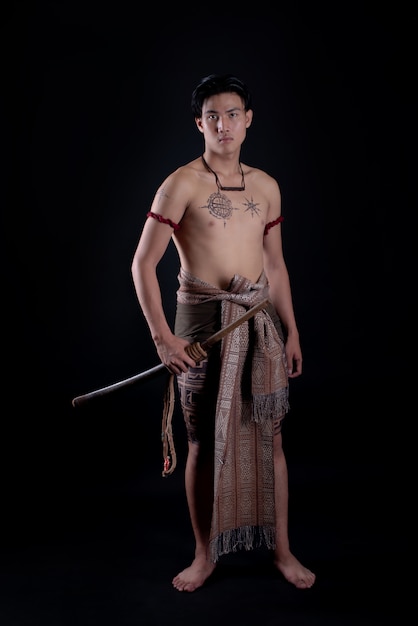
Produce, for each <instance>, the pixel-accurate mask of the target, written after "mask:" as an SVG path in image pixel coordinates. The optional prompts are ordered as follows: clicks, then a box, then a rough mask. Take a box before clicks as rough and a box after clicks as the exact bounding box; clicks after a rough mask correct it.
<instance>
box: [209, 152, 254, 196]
mask: <svg viewBox="0 0 418 626" xmlns="http://www.w3.org/2000/svg"><path fill="white" fill-rule="evenodd" d="M202 161H203V165H204V166H205V167H206V169H207V170H208V172H212V174H213V175H214V176H215V180H216V184H217V186H218V189H219V191H245V178H244V172H243V169H242V165H241V163H238V165H239V169H240V172H241V176H242V179H241V187H222V185H221V183H220V180H219V178H218V175H217V173H216V172H214V171H213V169H212V168H211V167H209V165H208V164H207V163H206V161H205V159H204V157H203V154H202Z"/></svg>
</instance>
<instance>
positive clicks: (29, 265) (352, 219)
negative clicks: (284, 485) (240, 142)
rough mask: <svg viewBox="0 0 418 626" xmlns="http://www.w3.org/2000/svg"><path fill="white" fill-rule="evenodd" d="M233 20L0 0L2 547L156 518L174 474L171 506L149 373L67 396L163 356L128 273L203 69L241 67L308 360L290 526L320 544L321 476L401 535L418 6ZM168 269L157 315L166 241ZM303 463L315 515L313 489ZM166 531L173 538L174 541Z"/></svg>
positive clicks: (374, 521)
mask: <svg viewBox="0 0 418 626" xmlns="http://www.w3.org/2000/svg"><path fill="white" fill-rule="evenodd" d="M377 7H378V8H377ZM230 9H231V8H230V7H228V8H225V7H224V6H223V5H222V6H221V5H209V6H208V5H198V6H195V7H194V8H193V7H192V8H189V7H183V6H182V5H180V6H179V7H176V8H175V9H174V8H173V7H172V8H171V9H162V8H161V11H159V9H158V8H157V7H149V9H148V10H149V11H151V13H147V11H145V9H141V8H140V5H139V4H138V3H113V4H112V3H107V4H103V5H102V4H99V3H89V2H87V3H80V4H78V3H70V2H34V3H29V2H28V3H26V2H14V3H7V6H6V7H5V8H4V9H3V16H2V29H1V48H2V50H1V52H2V79H1V82H2V90H1V91H2V98H1V103H2V104H1V106H2V109H1V110H2V122H3V123H2V127H3V128H2V130H3V132H2V135H3V138H2V142H1V143H2V147H3V150H2V152H3V166H2V173H3V176H2V177H3V178H4V183H3V185H2V188H3V193H2V195H3V198H4V200H3V202H2V204H3V207H2V220H3V225H2V239H3V243H2V269H3V281H2V282H3V285H2V286H3V289H2V293H3V307H2V308H3V325H2V327H3V346H2V347H3V350H2V353H3V358H2V361H3V385H2V387H3V410H2V431H3V437H2V447H3V454H2V459H3V462H4V471H3V478H4V486H3V503H4V511H5V514H4V519H3V521H4V522H5V524H6V531H5V533H4V535H3V538H4V551H5V553H7V554H9V555H11V554H13V555H15V551H16V550H17V551H18V553H19V554H26V552H25V550H29V551H30V550H31V549H34V548H33V546H41V545H43V546H44V545H54V542H57V541H58V542H59V541H61V542H62V541H63V537H67V538H68V537H74V533H75V536H76V537H79V536H81V537H84V534H83V533H85V531H86V529H90V530H91V532H93V529H96V530H97V528H103V525H106V520H109V518H110V516H111V515H113V514H114V509H113V508H112V507H113V504H109V503H110V502H111V503H114V499H115V498H116V499H117V498H121V495H120V494H121V493H126V492H129V493H130V494H131V497H132V493H134V496H133V497H132V499H133V501H134V502H135V504H134V505H132V507H133V508H134V509H135V510H137V508H138V510H142V509H141V506H142V505H141V498H142V497H144V494H146V493H148V492H151V491H152V493H153V494H154V495H155V494H157V495H156V496H155V497H156V500H157V502H159V503H160V506H162V507H164V508H165V505H164V498H169V497H170V496H169V493H170V484H171V485H176V486H179V494H180V495H179V499H178V501H177V504H176V505H175V506H178V507H179V508H180V509H182V508H183V509H185V502H184V499H183V495H182V491H181V485H180V482H181V480H182V478H181V474H182V465H183V461H184V453H185V445H184V432H183V425H182V418H181V416H180V415H179V413H178V409H177V408H176V413H175V424H174V428H175V436H176V444H177V452H178V457H179V461H178V462H179V465H180V468H179V469H178V470H177V471H176V477H174V476H173V477H171V478H169V479H164V480H162V479H161V466H162V453H161V444H160V429H161V410H162V394H163V391H164V386H165V376H164V375H163V376H161V377H160V378H158V379H156V380H153V381H146V382H144V383H142V384H139V385H134V386H130V387H127V388H124V389H122V390H119V391H117V392H114V393H112V394H109V395H106V396H105V397H103V398H99V399H96V400H94V401H91V402H90V403H88V404H85V405H83V406H82V407H77V408H74V407H73V406H72V404H71V401H72V398H74V397H75V396H79V395H81V394H84V393H87V392H89V391H92V390H94V389H97V388H101V387H104V386H106V385H109V384H112V383H114V382H116V381H119V380H122V379H125V378H127V377H130V376H132V375H134V374H136V373H138V372H140V371H143V370H146V369H148V368H150V367H153V366H154V365H156V364H157V363H158V359H157V355H156V352H155V349H154V346H153V344H152V341H151V340H150V337H149V332H148V329H147V327H146V324H145V320H144V318H143V316H142V313H141V311H140V309H139V306H138V303H137V301H136V296H135V292H134V288H133V284H132V279H131V275H130V265H131V260H132V256H133V253H134V250H135V247H136V244H137V241H138V238H139V235H140V232H141V229H142V226H143V223H144V220H145V214H146V212H147V210H149V207H150V203H151V201H152V198H153V195H154V193H155V191H156V189H157V188H158V186H159V184H160V183H161V182H162V180H163V179H164V178H165V177H166V176H167V175H168V174H169V173H170V172H171V171H172V170H174V169H175V168H176V167H178V166H179V165H181V164H183V163H186V162H187V161H189V160H191V159H193V158H195V157H197V156H198V155H199V154H200V153H201V152H202V148H203V145H202V137H201V135H200V133H198V131H197V130H196V128H195V125H194V120H193V118H192V115H191V110H190V96H191V92H192V90H193V88H194V86H195V85H196V83H197V82H198V81H199V80H200V78H202V77H203V76H205V75H207V74H209V73H212V72H233V73H235V74H237V75H238V76H240V77H241V78H242V79H243V80H244V81H245V82H247V84H248V85H249V87H250V89H251V91H252V92H253V97H254V102H253V106H254V121H253V124H252V126H251V128H250V129H249V131H248V136H247V139H246V141H245V144H244V146H243V151H242V160H243V161H244V162H246V163H248V164H250V165H254V166H257V167H260V168H262V169H265V170H266V171H268V172H269V173H270V174H271V175H273V176H274V177H275V178H276V179H277V180H278V182H279V184H280V187H281V191H282V202H283V205H282V212H283V215H284V218H285V221H284V224H283V226H282V232H283V241H284V249H285V256H286V260H287V264H288V268H289V272H290V276H291V281H292V287H293V297H294V305H295V311H296V316H297V319H298V324H299V329H300V334H301V340H302V348H303V352H304V373H303V376H302V377H301V378H300V379H298V380H295V381H292V383H291V403H292V411H291V413H290V415H289V417H288V419H287V422H286V425H285V430H284V433H285V448H286V450H287V453H288V461H289V467H290V480H291V490H292V486H293V482H294V483H295V485H294V490H295V492H296V495H295V498H294V499H295V500H297V498H298V494H299V492H298V481H299V480H300V481H301V482H302V483H303V484H304V487H303V489H301V493H300V494H299V495H300V496H301V498H300V504H299V505H298V506H300V507H301V509H302V510H303V511H304V513H303V515H304V516H305V517H306V522H307V526H309V527H310V530H309V532H308V530H307V529H305V528H303V524H302V526H301V529H300V533H301V535H302V536H304V533H306V535H305V536H306V537H308V536H309V541H312V542H315V541H316V542H317V546H319V544H320V541H318V539H317V538H315V533H314V532H313V530H312V521H313V520H315V519H317V517H318V516H320V515H321V514H322V511H323V510H324V508H325V510H326V511H327V510H328V509H326V506H327V505H328V506H330V502H329V499H328V496H329V493H328V491H327V489H328V487H329V489H330V490H331V491H332V493H333V496H332V497H336V498H337V500H338V502H339V504H338V506H339V507H340V508H339V509H338V511H339V513H338V515H339V516H341V519H342V518H343V517H344V516H345V515H346V514H347V515H348V516H349V518H350V520H351V522H352V521H353V520H355V525H358V528H359V529H360V528H363V527H366V528H367V529H371V528H373V529H376V527H378V533H379V534H378V536H377V537H376V536H374V535H373V537H374V539H373V541H374V542H375V543H373V546H374V547H373V551H377V552H379V548H378V546H379V545H381V544H382V545H381V549H382V556H381V558H382V559H383V543H384V541H387V540H388V536H389V537H391V534H392V538H393V539H395V538H394V537H393V534H396V536H397V540H396V543H397V545H398V546H399V535H401V538H403V539H405V534H404V532H403V531H404V526H403V525H404V524H405V523H406V520H407V519H408V516H407V514H406V511H405V509H404V507H408V506H409V501H408V493H409V487H408V486H407V470H406V464H407V463H408V462H409V461H410V452H409V446H408V442H409V441H410V440H411V438H412V428H413V425H414V421H415V417H413V419H412V418H411V414H413V413H414V412H415V413H416V409H415V407H414V404H412V409H411V408H410V400H409V397H410V398H411V400H412V396H413V394H412V391H413V388H414V381H413V377H412V374H413V373H414V369H415V365H414V361H415V353H414V351H413V340H414V324H413V321H414V320H413V305H414V304H415V293H416V280H415V276H414V266H415V263H414V260H413V256H414V252H415V245H414V236H413V235H414V228H415V211H416V192H415V178H416V176H415V172H416V159H415V140H414V130H415V128H414V125H415V118H416V96H415V78H414V77H415V74H416V64H415V53H416V50H415V48H416V35H415V32H416V26H417V24H416V16H415V15H414V14H413V13H412V10H411V9H409V10H406V9H405V8H402V4H398V5H396V7H393V6H390V7H386V8H384V7H383V5H377V4H375V3H367V2H366V3H358V4H357V3H343V4H340V3H337V4H333V5H331V6H329V5H328V4H321V3H320V4H319V5H318V4H317V3H309V4H308V5H307V6H305V7H302V6H301V5H298V6H297V7H296V6H295V7H294V8H293V9H290V8H286V9H283V8H282V7H281V6H280V5H279V6H278V7H276V9H275V10H274V12H272V10H271V9H269V10H268V11H267V10H265V11H261V10H260V14H259V15H258V14H257V10H255V11H254V8H251V10H250V11H249V10H248V9H246V8H245V7H244V5H242V4H239V5H235V6H234V7H233V9H232V10H230ZM167 10H168V13H167ZM159 270H160V271H159V273H160V278H161V284H162V290H163V298H164V303H165V308H166V312H167V315H168V318H169V319H170V320H172V319H173V315H174V306H175V291H176V288H177V279H176V277H177V271H178V260H177V256H176V253H175V250H174V248H173V247H170V249H169V251H168V253H167V256H166V257H165V258H164V260H163V261H162V262H161V265H160V268H159ZM315 470H316V471H317V475H318V476H320V478H319V483H321V481H323V482H322V486H323V488H324V489H325V490H326V496H325V495H324V496H323V497H324V502H321V496H320V495H318V491H319V490H317V492H316V495H313V494H312V493H311V491H310V486H309V476H310V474H311V473H312V472H314V471H315ZM344 476H345V477H348V476H350V477H351V479H352V480H353V483H351V484H349V485H347V484H346V483H345V482H344V481H345V480H348V479H347V478H344ZM353 477H354V478H353ZM170 481H172V482H171V483H170ZM304 481H306V482H304ZM172 488H173V489H174V487H172ZM341 489H342V490H343V491H344V489H345V492H344V494H343V493H342V491H341ZM115 494H116V495H115ZM112 498H113V500H112ZM325 500H326V502H325ZM291 501H292V500H291ZM303 502H305V503H308V504H309V507H308V504H306V507H307V509H308V511H309V512H308V513H307V511H306V509H303V506H304V505H303V504H302V503H303ZM104 503H106V504H104ZM296 504H297V503H296ZM119 507H120V508H119V511H122V513H119V515H120V517H121V518H123V516H124V513H123V511H125V513H126V508H125V509H124V508H123V506H121V504H120V502H119ZM116 508H117V507H116ZM132 515H133V514H132ZM324 515H326V513H324ZM291 520H292V518H291ZM124 521H126V519H125V520H124ZM186 524H187V522H186ZM121 525H122V526H123V525H124V522H122V521H121ZM356 527H357V526H356ZM400 528H401V529H402V530H401V531H400ZM118 532H119V527H118ZM110 534H111V533H110ZM342 534H343V533H342ZM337 535H338V532H337ZM176 536H177V531H176V530H173V531H170V535H169V537H168V540H167V544H171V543H175V542H176ZM321 540H322V538H321ZM67 541H70V539H67ZM324 541H325V539H324ZM367 541H369V542H370V537H369V538H368V539H367V540H366V539H364V542H365V543H367ZM379 542H381V544H380V543H379ZM302 543H303V540H302ZM368 545H369V546H370V543H369V544H368ZM308 552H309V550H308ZM22 558H23V557H22ZM170 577H171V573H170V572H168V574H167V573H166V576H165V578H166V579H167V581H169V580H170ZM223 584H224V585H225V584H227V583H225V582H223ZM45 620H46V618H45V616H44V622H43V624H47V623H49V622H48V621H45ZM122 622H123V623H125V622H124V621H123V620H122V618H120V621H118V619H115V621H114V622H112V623H114V624H115V626H119V624H121V623H122ZM15 623H16V624H17V623H19V624H20V622H12V621H10V624H15ZM22 623H23V622H22ZM24 623H29V622H24ZM51 623H52V622H51ZM57 623H61V622H57ZM62 623H64V621H63V622H62ZM65 623H67V622H65ZM68 623H69V624H72V623H74V624H76V623H81V622H78V621H77V622H71V621H69V622H68ZM86 623H96V622H94V621H92V622H86ZM97 623H104V622H103V619H102V621H99V622H97ZM126 623H130V622H129V621H127V622H126ZM147 623H150V624H151V623H154V622H153V621H152V620H151V621H149V622H147ZM155 623H159V622H158V621H156V622H155ZM292 623H293V622H292ZM294 623H296V622H294ZM340 623H343V622H340ZM344 623H345V622H344ZM347 623H348V622H347ZM365 623H369V622H365ZM370 623H371V622H370ZM402 623H406V622H402ZM2 625H3V622H2ZM4 626H9V622H4Z"/></svg>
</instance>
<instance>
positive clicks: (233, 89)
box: [192, 74, 252, 118]
mask: <svg viewBox="0 0 418 626" xmlns="http://www.w3.org/2000/svg"><path fill="white" fill-rule="evenodd" d="M220 93H236V94H238V95H239V96H240V97H241V98H242V100H243V102H244V109H245V111H248V110H249V109H251V100H252V98H251V93H250V91H249V89H248V87H247V85H246V84H245V83H244V82H243V81H242V80H240V79H239V78H237V77H236V76H234V75H233V74H210V75H209V76H205V78H202V80H201V81H200V83H199V84H198V85H197V87H196V88H195V90H194V91H193V93H192V113H193V115H194V117H195V118H200V117H202V107H203V103H204V101H205V100H206V99H207V98H209V97H210V96H216V95H218V94H220Z"/></svg>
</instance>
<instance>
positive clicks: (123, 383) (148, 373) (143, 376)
mask: <svg viewBox="0 0 418 626" xmlns="http://www.w3.org/2000/svg"><path fill="white" fill-rule="evenodd" d="M267 303H268V299H265V300H262V301H261V302H259V303H258V304H256V305H255V306H253V307H251V309H248V311H246V312H245V313H243V315H241V316H240V317H238V318H237V319H236V320H235V321H233V322H231V323H230V324H228V325H227V326H225V327H224V328H221V330H218V332H216V333H214V334H213V335H211V336H210V337H209V338H208V339H206V340H205V341H203V342H202V344H201V347H202V348H203V350H208V349H210V348H211V347H212V346H213V345H215V343H217V342H218V341H220V340H221V339H222V338H223V337H225V336H226V335H227V334H228V333H230V332H231V331H232V330H235V328H238V326H240V325H241V324H243V323H244V322H246V321H247V320H249V319H251V318H252V317H254V315H255V314H256V313H258V311H261V309H264V308H265V306H266V305H267ZM164 371H165V372H167V373H168V371H169V370H168V369H167V368H166V366H165V365H164V363H159V364H158V365H155V367H151V368H150V369H149V370H145V371H144V372H140V373H139V374H135V375H134V376H130V377H129V378H125V379H124V380H120V381H119V382H117V383H113V384H111V385H107V386H106V387H102V388H101V389H96V390H95V391H90V392H89V393H85V394H83V395H81V396H77V397H75V398H73V400H72V401H71V404H72V405H73V407H77V406H80V405H81V404H84V403H85V402H87V401H88V400H92V399H93V398H97V397H99V396H104V395H106V394H108V393H111V392H113V391H116V390H117V389H121V388H122V387H127V386H128V385H132V384H134V383H138V382H140V381H141V380H142V381H144V380H150V379H151V378H154V377H155V376H157V375H159V374H161V373H162V372H164Z"/></svg>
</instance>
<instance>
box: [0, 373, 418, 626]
mask: <svg viewBox="0 0 418 626" xmlns="http://www.w3.org/2000/svg"><path fill="white" fill-rule="evenodd" d="M147 385H148V389H147V390H146V391H147V392H148V393H146V396H147V397H148V398H149V402H150V403H152V402H154V409H153V410H152V409H150V408H149V407H148V406H147V405H146V402H145V401H142V402H141V403H139V402H138V400H139V398H140V396H141V397H142V395H143V394H144V391H145V390H144V389H143V388H142V390H141V391H139V390H138V389H131V390H130V391H129V390H126V391H122V392H116V393H115V394H113V397H110V396H108V397H107V398H106V399H98V400H95V401H93V402H91V403H90V404H87V406H86V405H84V406H83V407H79V408H77V409H74V408H73V407H71V408H68V410H64V409H63V408H62V407H63V405H62V407H61V415H60V416H56V417H57V418H58V417H59V419H60V420H61V425H60V429H59V432H60V440H59V441H57V439H56V438H55V439H54V432H53V428H52V426H51V425H50V433H49V435H50V437H49V438H46V439H45V443H44V445H40V440H41V437H39V436H38V438H37V440H36V448H37V453H36V454H35V453H34V452H33V450H32V455H31V453H30V449H31V445H32V442H31V441H30V438H29V440H28V441H27V443H26V450H23V451H22V448H21V446H22V440H20V454H21V456H20V457H19V456H18V457H16V463H15V467H14V472H15V473H14V475H13V477H12V478H13V480H12V482H13V489H12V490H11V491H12V493H10V494H9V495H8V499H7V501H6V508H7V511H8V515H7V516H5V517H6V520H7V519H8V520H9V527H8V528H7V529H6V530H5V531H4V534H3V538H4V542H3V549H2V559H1V599H0V624H1V626H35V625H36V626H78V625H80V626H128V625H131V624H132V625H133V624H144V625H146V626H154V625H155V626H160V625H162V624H166V623H170V624H174V623H175V624H180V623H181V624H195V623H199V624H201V625H203V626H204V625H206V624H208V625H209V624H214V623H216V624H243V625H246V624H248V625H249V624H255V623H256V622H257V623H263V624H283V625H286V626H305V625H306V626H307V625H309V626H312V625H315V626H316V625H318V626H328V625H330V626H336V625H338V626H339V625H341V626H345V625H350V626H351V625H354V624H355V625H357V626H368V625H372V624H373V625H380V624H386V623H388V624H397V625H399V626H406V625H408V624H412V623H415V620H414V619H413V616H411V614H410V611H409V609H408V605H409V601H410V600H411V589H409V590H408V580H407V577H405V576H404V573H405V564H406V563H407V562H408V561H407V559H411V543H410V540H409V532H408V526H409V517H408V515H407V508H408V507H409V504H408V494H407V491H408V490H407V488H406V485H407V481H406V475H404V476H402V473H403V472H405V474H406V468H407V465H408V463H407V461H408V459H407V458H406V448H405V447H404V442H402V446H403V447H402V450H403V454H402V455H401V454H400V453H399V450H398V448H397V435H396V432H395V433H394V434H393V436H392V437H391V440H390V446H391V447H390V450H389V452H388V443H389V442H388V437H387V432H386V428H387V425H388V424H389V422H390V419H391V417H392V414H393V409H394V408H395V404H396V405H398V401H396V402H395V401H392V402H391V401H386V402H385V403H384V406H383V405H382V403H380V404H377V403H376V398H377V397H378V396H379V395H380V396H381V395H382V393H381V392H382V389H381V388H376V387H375V386H373V385H370V386H369V387H368V388H367V389H364V390H363V392H364V394H365V395H363V401H362V403H363V409H362V410H360V411H357V415H356V417H355V418H354V411H353V408H354V399H353V398H352V399H351V400H349V396H348V395H347V394H345V393H344V391H343V390H341V389H340V390H339V391H338V392H334V394H331V395H329V396H328V399H327V401H326V402H325V401H323V399H321V398H316V401H315V402H314V404H317V403H318V404H322V411H321V412H320V413H318V415H315V417H314V418H312V419H311V418H310V416H308V414H307V412H306V410H305V409H306V407H305V406H304V402H302V401H301V400H300V399H298V398H297V396H296V397H295V398H294V403H293V405H294V406H293V409H292V412H291V414H290V415H289V416H288V421H287V424H286V426H285V429H284V434H285V438H286V439H285V441H286V449H287V453H288V464H289V480H290V494H291V495H290V536H291V543H292V545H293V550H294V552H295V553H296V554H297V555H298V556H299V557H300V559H301V560H302V561H304V562H305V563H306V565H307V566H309V567H310V568H311V569H313V570H314V571H315V572H316V573H317V582H316V584H315V586H314V587H313V588H312V589H311V590H307V591H298V590H296V589H294V588H293V587H292V586H291V585H289V584H287V583H286V582H285V581H284V580H283V579H282V578H281V577H280V576H279V575H278V574H277V573H276V572H275V571H274V569H273V568H272V566H271V563H270V559H269V555H268V554H267V553H266V552H264V551H262V550H257V551H255V552H240V553H236V554H233V555H231V556H227V557H223V558H222V559H221V561H220V563H219V567H218V569H217V571H216V573H215V575H214V576H213V578H212V579H211V580H210V582H209V583H208V584H207V585H206V586H204V587H203V588H202V589H200V590H198V591H197V592H195V593H193V594H186V593H183V594H182V593H179V592H177V591H176V590H174V589H173V588H172V586H171V578H172V577H173V575H174V574H175V573H177V571H179V570H180V569H182V568H183V567H185V566H186V565H187V564H188V563H189V561H190V560H191V558H192V553H193V540H192V534H191V528H190V524H189V519H188V514H187V507H186V501H185V495H184V490H183V466H184V453H185V448H184V440H183V436H182V435H183V430H182V422H181V421H180V419H179V415H178V413H175V421H174V425H175V427H174V434H175V441H176V449H177V454H178V465H177V468H176V470H175V472H174V473H173V474H172V475H170V476H168V477H166V478H162V476H161V469H162V465H161V459H162V451H161V449H160V442H159V441H158V430H159V419H160V414H159V410H158V411H157V408H158V407H157V405H158V406H159V400H158V401H157V400H156V399H157V398H160V396H159V395H158V394H159V392H160V390H161V389H160V385H162V381H160V382H159V381H156V382H153V383H147ZM310 400H311V401H312V400H313V398H312V396H311V398H310ZM150 406H151V404H150ZM372 406H373V407H374V409H373V410H372V409H371V407H372ZM378 407H379V410H377V409H378ZM398 410H399V406H398ZM366 415H367V420H366V419H364V420H363V424H367V427H364V426H363V427H361V422H362V416H363V417H366ZM290 416H291V417H290ZM63 422H64V423H65V422H66V424H67V427H68V428H65V426H63ZM51 424H52V422H51ZM383 424H384V425H386V426H385V427H383ZM57 432H58V431H57ZM63 432H65V435H63ZM398 432H399V430H398ZM38 435H39V433H38ZM398 438H399V441H400V440H401V436H400V435H399V436H398ZM77 441H78V444H76V442H77ZM80 441H82V442H83V443H80ZM391 453H392V455H393V454H394V453H395V455H396V456H392V457H391ZM23 458H25V459H26V463H25V464H24V465H22V461H23ZM30 459H31V460H32V461H33V463H30V462H28V461H29V460H30ZM394 459H396V464H395V466H394V465H393V464H392V463H391V461H393V460H394ZM19 465H20V466H21V473H22V475H21V476H19V474H18V468H19ZM31 467H32V469H31ZM9 471H10V467H9ZM397 481H399V482H397ZM10 513H11V514H10Z"/></svg>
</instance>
